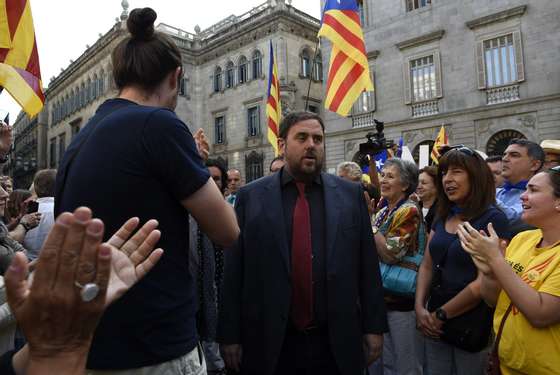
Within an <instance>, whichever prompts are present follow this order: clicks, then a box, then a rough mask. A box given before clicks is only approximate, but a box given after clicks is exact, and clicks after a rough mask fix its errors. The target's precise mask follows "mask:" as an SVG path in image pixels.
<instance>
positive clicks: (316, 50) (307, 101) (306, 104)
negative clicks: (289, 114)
mask: <svg viewBox="0 0 560 375" xmlns="http://www.w3.org/2000/svg"><path fill="white" fill-rule="evenodd" d="M320 42H321V38H320V37H317V43H315V54H314V56H313V62H312V63H311V74H309V84H308V85H307V96H306V97H305V111H306V112H307V111H308V110H309V93H310V92H311V82H313V71H314V70H315V61H316V60H317V55H318V54H319V43H320Z"/></svg>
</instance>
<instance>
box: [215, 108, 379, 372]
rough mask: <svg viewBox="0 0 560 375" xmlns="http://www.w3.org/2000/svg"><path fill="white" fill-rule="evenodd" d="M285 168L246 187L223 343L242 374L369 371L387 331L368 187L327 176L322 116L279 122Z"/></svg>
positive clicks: (226, 295) (230, 264) (228, 270)
mask: <svg viewBox="0 0 560 375" xmlns="http://www.w3.org/2000/svg"><path fill="white" fill-rule="evenodd" d="M278 145H279V149H280V150H281V152H282V153H283V154H284V157H285V161H286V165H285V166H284V168H282V169H281V170H280V171H279V172H278V173H276V174H274V175H271V176H268V177H265V178H261V179H259V180H257V181H255V182H253V183H251V184H249V185H247V186H245V187H243V188H242V189H241V190H240V191H239V193H238V196H237V202H236V213H237V218H238V221H239V224H240V228H241V234H240V237H239V239H238V242H237V244H236V245H235V246H234V247H233V248H232V249H230V250H229V251H226V267H225V276H224V286H223V299H222V306H221V309H220V321H219V333H218V341H219V342H221V344H222V351H223V354H224V359H225V360H226V363H227V365H228V367H229V368H232V369H235V370H240V371H241V373H243V374H251V375H252V374H255V375H256V374H259V375H261V374H270V375H273V374H278V375H280V374H282V375H284V374H285V375H288V374H289V375H297V374H321V375H325V374H333V375H334V374H337V375H338V374H344V375H346V374H347V375H358V374H363V371H364V369H365V367H366V363H367V364H369V363H371V362H372V361H373V360H374V359H375V358H377V357H378V356H379V354H380V352H381V348H382V345H383V336H382V335H383V333H384V332H385V331H386V330H387V322H386V313H385V306H384V303H383V289H382V284H381V280H380V275H379V264H378V259H377V252H376V249H375V243H374V241H373V235H372V231H371V226H370V225H371V224H370V220H369V217H368V212H367V207H366V205H365V202H364V196H363V191H362V187H361V186H360V185H359V184H356V183H352V182H348V181H344V180H342V179H340V178H338V177H335V176H332V175H329V174H325V173H321V169H322V166H323V159H324V125H323V121H322V120H321V118H320V117H319V116H317V115H316V114H312V113H308V112H299V113H292V114H289V115H288V116H286V117H285V118H284V120H283V121H282V123H281V124H280V134H279V141H278Z"/></svg>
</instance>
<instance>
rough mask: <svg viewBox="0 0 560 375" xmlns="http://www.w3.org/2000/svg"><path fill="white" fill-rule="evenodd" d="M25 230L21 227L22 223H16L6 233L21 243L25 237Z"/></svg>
mask: <svg viewBox="0 0 560 375" xmlns="http://www.w3.org/2000/svg"><path fill="white" fill-rule="evenodd" d="M26 232H27V231H26V230H25V228H24V227H23V225H21V224H18V225H17V226H16V227H15V228H14V229H13V230H12V231H11V232H9V233H8V235H9V236H10V237H11V238H12V239H13V240H15V241H17V242H19V243H23V239H24V238H25V233H26Z"/></svg>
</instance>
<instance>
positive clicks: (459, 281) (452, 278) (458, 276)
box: [429, 206, 510, 307]
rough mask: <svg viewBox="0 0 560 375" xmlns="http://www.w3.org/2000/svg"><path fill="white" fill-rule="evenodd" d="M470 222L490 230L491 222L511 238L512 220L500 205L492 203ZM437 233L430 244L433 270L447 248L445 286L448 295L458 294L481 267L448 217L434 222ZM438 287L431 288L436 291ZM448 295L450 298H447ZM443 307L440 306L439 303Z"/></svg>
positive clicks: (498, 230) (443, 283) (503, 236)
mask: <svg viewBox="0 0 560 375" xmlns="http://www.w3.org/2000/svg"><path fill="white" fill-rule="evenodd" d="M469 223H470V224H471V225H472V226H473V227H474V228H475V229H476V230H480V229H484V230H485V231H487V226H488V223H492V225H493V226H494V229H495V230H496V233H497V234H498V236H499V237H500V238H502V239H510V234H509V230H508V220H507V217H506V215H505V214H504V213H503V212H502V211H501V210H499V209H497V208H496V207H493V206H491V207H489V208H487V209H486V211H484V213H482V215H480V216H479V217H477V218H475V219H472V220H469ZM432 230H433V231H434V235H433V236H432V239H431V241H430V244H429V251H430V255H431V257H432V266H433V273H432V275H434V277H435V275H436V273H437V271H436V269H435V267H436V265H437V264H440V263H441V261H442V259H443V257H444V255H445V249H447V248H449V249H448V250H447V259H445V261H444V262H443V264H441V266H442V271H441V282H440V285H441V290H443V291H445V294H446V295H448V296H455V295H456V294H458V293H459V292H460V291H461V290H463V289H464V288H465V287H466V286H467V285H468V284H470V283H471V282H473V281H474V280H475V279H476V276H477V274H478V271H477V268H476V266H475V265H474V262H473V261H472V259H471V256H470V255H469V253H467V252H466V251H465V250H463V248H462V247H461V242H460V241H459V237H458V236H457V235H456V234H452V233H449V232H447V230H445V221H444V220H441V219H439V218H438V219H437V221H436V222H435V223H434V224H433V225H432ZM433 292H434V291H433V290H432V291H430V294H431V295H432V293H433ZM446 299H448V298H446ZM437 307H439V306H437Z"/></svg>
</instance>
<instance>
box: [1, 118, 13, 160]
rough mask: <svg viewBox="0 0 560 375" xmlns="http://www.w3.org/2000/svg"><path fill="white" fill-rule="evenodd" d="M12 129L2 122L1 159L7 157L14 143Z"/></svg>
mask: <svg viewBox="0 0 560 375" xmlns="http://www.w3.org/2000/svg"><path fill="white" fill-rule="evenodd" d="M12 129H13V128H12V127H11V126H10V125H7V124H6V123H5V122H4V121H0V157H4V156H6V155H7V154H8V153H9V152H10V150H11V148H12V143H13V141H14V138H13V132H12Z"/></svg>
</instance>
